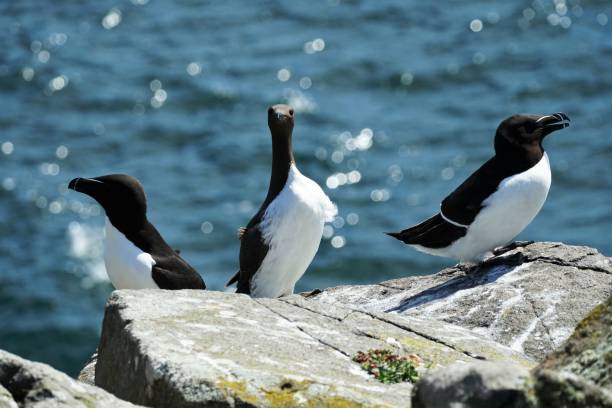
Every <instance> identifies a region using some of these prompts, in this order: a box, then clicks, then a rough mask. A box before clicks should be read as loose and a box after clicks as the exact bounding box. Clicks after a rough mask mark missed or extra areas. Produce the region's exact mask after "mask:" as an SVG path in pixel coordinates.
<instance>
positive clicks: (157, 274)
mask: <svg viewBox="0 0 612 408" xmlns="http://www.w3.org/2000/svg"><path fill="white" fill-rule="evenodd" d="M155 262H156V263H155V265H153V270H152V271H151V274H152V277H153V280H154V281H155V283H157V286H159V288H160V289H172V290H177V289H206V284H205V283H204V280H203V279H202V277H201V276H200V274H199V273H198V272H197V271H196V270H195V269H193V268H192V267H190V266H189V264H187V262H185V261H184V260H183V259H182V258H180V257H178V256H177V257H169V258H164V259H161V260H156V261H155Z"/></svg>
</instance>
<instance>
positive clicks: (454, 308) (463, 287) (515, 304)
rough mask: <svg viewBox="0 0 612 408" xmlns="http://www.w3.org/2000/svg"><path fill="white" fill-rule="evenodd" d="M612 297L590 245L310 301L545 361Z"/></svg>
mask: <svg viewBox="0 0 612 408" xmlns="http://www.w3.org/2000/svg"><path fill="white" fill-rule="evenodd" d="M611 294H612V260H611V259H610V258H607V257H605V256H603V255H601V254H600V253H599V252H597V250H595V249H592V248H588V247H581V246H569V245H564V244H560V243H550V242H539V243H532V244H529V245H527V246H525V247H519V248H516V249H513V250H510V251H508V252H506V253H503V254H501V255H500V256H497V257H495V258H494V259H492V260H491V261H489V262H488V265H483V266H480V267H477V266H474V267H471V268H468V267H465V266H460V267H452V268H448V269H445V270H443V271H441V272H439V273H437V274H434V275H430V276H419V277H410V278H402V279H396V280H391V281H387V282H382V283H380V284H376V285H365V286H340V287H336V288H331V289H327V290H324V291H323V292H322V293H320V294H318V295H316V296H313V297H312V300H317V301H320V302H325V303H329V304H334V305H337V304H342V305H345V306H346V307H349V308H351V309H355V310H364V311H368V312H389V314H390V315H393V314H396V315H403V316H419V317H421V318H423V319H429V320H432V319H436V320H440V321H444V322H448V323H453V324H455V325H458V326H462V327H465V328H468V329H471V330H472V331H474V332H476V333H479V334H481V335H484V336H486V337H488V338H491V339H494V340H496V341H498V342H499V343H501V344H504V345H507V346H509V347H511V348H512V349H514V350H516V351H518V352H523V353H525V354H526V355H528V356H530V357H532V358H534V359H537V360H541V359H543V358H544V357H545V356H546V355H547V354H548V353H550V352H551V351H553V350H555V349H556V348H557V347H559V346H560V345H561V344H562V343H563V341H565V339H567V338H568V337H569V335H570V334H571V333H572V332H573V330H574V327H575V326H576V324H577V323H578V322H579V321H580V320H581V319H582V318H583V317H584V316H585V315H586V314H587V313H589V311H590V310H591V309H592V308H593V307H595V306H596V305H597V304H599V303H602V302H604V301H605V300H606V299H607V298H608V297H609V296H610V295H611Z"/></svg>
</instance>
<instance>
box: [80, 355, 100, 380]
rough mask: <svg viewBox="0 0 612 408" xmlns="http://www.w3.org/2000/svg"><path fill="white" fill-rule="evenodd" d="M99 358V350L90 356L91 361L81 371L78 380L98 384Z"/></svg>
mask: <svg viewBox="0 0 612 408" xmlns="http://www.w3.org/2000/svg"><path fill="white" fill-rule="evenodd" d="M97 360H98V351H97V350H96V352H95V353H93V354H92V356H91V357H89V361H88V362H87V363H86V364H85V367H83V369H82V370H81V372H79V376H78V377H77V380H79V381H80V382H83V383H85V384H89V385H95V384H96V361H97Z"/></svg>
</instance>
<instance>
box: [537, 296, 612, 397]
mask: <svg viewBox="0 0 612 408" xmlns="http://www.w3.org/2000/svg"><path fill="white" fill-rule="evenodd" d="M534 389H535V394H536V395H537V396H538V398H539V400H540V402H541V406H543V407H547V406H551V407H560V408H563V407H568V408H569V407H575V408H582V407H584V408H586V407H612V297H611V298H609V299H608V301H607V302H606V303H605V304H601V305H599V306H597V307H596V308H595V309H593V311H592V312H591V313H590V314H589V316H587V317H586V318H585V319H584V320H583V321H581V322H580V324H578V326H577V327H576V330H575V331H574V333H573V334H572V336H571V337H570V338H569V339H568V341H567V342H566V343H565V345H564V346H563V347H562V348H561V349H559V350H558V351H556V352H555V353H553V354H551V355H550V356H548V357H547V358H546V360H544V361H543V362H542V363H541V364H540V366H539V367H538V368H537V369H536V370H535V382H534Z"/></svg>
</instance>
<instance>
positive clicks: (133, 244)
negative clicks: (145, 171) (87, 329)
mask: <svg viewBox="0 0 612 408" xmlns="http://www.w3.org/2000/svg"><path fill="white" fill-rule="evenodd" d="M68 188H70V189H72V190H75V191H78V192H81V193H84V194H87V195H88V196H90V197H92V198H93V199H95V200H96V201H97V202H98V203H99V204H100V205H101V206H102V207H103V208H104V211H105V212H106V236H105V238H104V264H105V265H106V272H107V274H108V277H109V279H110V280H111V282H112V284H113V286H114V287H115V288H116V289H158V288H159V289H206V285H205V284H204V281H203V280H202V277H201V276H200V274H199V273H198V272H197V271H196V270H195V269H193V268H192V267H191V266H190V265H189V264H188V263H187V262H186V261H185V260H184V259H183V258H181V257H180V256H179V255H178V252H177V251H175V250H173V249H172V248H171V247H170V246H168V244H167V243H166V241H164V239H163V238H162V237H161V235H160V234H159V232H157V229H156V228H155V227H154V226H153V225H152V224H151V223H150V222H149V220H148V219H147V198H146V195H145V192H144V189H143V187H142V185H141V184H140V182H139V181H138V180H137V179H136V178H134V177H132V176H128V175H125V174H111V175H107V176H101V177H94V178H75V179H73V180H71V181H70V184H68Z"/></svg>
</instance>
